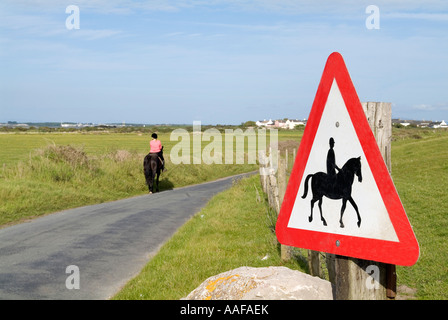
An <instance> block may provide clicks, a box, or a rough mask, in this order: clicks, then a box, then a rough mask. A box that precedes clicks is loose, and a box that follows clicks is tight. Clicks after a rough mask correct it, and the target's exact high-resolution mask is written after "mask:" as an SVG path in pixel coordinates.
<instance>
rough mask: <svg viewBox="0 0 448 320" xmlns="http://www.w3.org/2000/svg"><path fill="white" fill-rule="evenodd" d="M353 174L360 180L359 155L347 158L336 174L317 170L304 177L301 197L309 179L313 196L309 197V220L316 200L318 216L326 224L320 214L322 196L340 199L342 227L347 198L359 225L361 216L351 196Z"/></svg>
mask: <svg viewBox="0 0 448 320" xmlns="http://www.w3.org/2000/svg"><path fill="white" fill-rule="evenodd" d="M355 174H356V176H357V177H358V181H359V182H362V175H361V157H358V158H352V159H350V160H348V161H347V162H346V163H345V164H344V166H343V167H342V169H341V170H340V171H339V172H338V173H337V175H336V176H334V177H331V176H329V175H328V174H326V173H324V172H317V173H315V174H309V175H308V176H307V177H306V179H305V191H304V193H303V196H302V199H305V198H306V195H307V194H308V180H309V179H310V178H313V179H312V180H311V189H312V191H313V198H312V199H311V215H310V216H309V218H308V220H309V222H311V221H313V207H314V203H315V202H316V201H319V202H318V205H319V211H320V218H321V220H322V222H323V224H324V226H326V225H327V222H326V221H325V219H324V217H323V216H322V197H323V196H326V197H327V198H330V199H342V208H341V219H340V220H339V223H340V226H341V228H344V223H343V222H342V215H343V214H344V211H345V206H346V204H347V200H348V201H349V202H350V203H351V204H352V206H353V208H355V211H356V214H357V215H358V228H359V227H360V226H361V216H360V215H359V211H358V206H357V205H356V203H355V201H354V200H353V198H352V195H351V193H352V184H353V180H354V178H355Z"/></svg>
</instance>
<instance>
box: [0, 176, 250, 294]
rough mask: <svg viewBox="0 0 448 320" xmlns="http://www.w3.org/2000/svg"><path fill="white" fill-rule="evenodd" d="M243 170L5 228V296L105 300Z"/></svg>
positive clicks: (1, 258) (0, 250)
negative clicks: (224, 176)
mask: <svg viewBox="0 0 448 320" xmlns="http://www.w3.org/2000/svg"><path fill="white" fill-rule="evenodd" d="M250 174H254V173H253V172H252V173H248V174H241V175H237V176H232V177H227V178H223V179H219V180H216V181H213V182H207V183H203V184H198V185H193V186H188V187H183V188H177V189H173V190H167V191H162V192H160V193H154V194H151V195H149V194H148V195H142V196H137V197H133V198H128V199H124V200H119V201H113V202H108V203H102V204H98V205H92V206H85V207H80V208H76V209H70V210H65V211H61V212H57V213H53V214H50V215H47V216H44V217H40V218H36V219H33V220H31V221H29V222H24V223H21V224H17V225H13V226H10V227H7V228H3V229H0V299H2V300H7V299H20V300H47V299H49V300H78V299H82V300H104V299H109V298H110V297H111V296H113V295H114V294H115V293H116V292H117V291H118V290H119V289H120V288H121V287H122V286H123V285H125V284H126V282H128V281H129V280H130V279H132V278H133V277H134V276H136V275H137V274H138V273H139V272H140V270H141V269H142V268H143V266H144V265H145V264H146V263H147V262H148V261H149V260H150V258H151V257H152V256H153V255H154V254H156V253H157V251H158V250H159V248H160V247H161V246H162V245H163V243H165V242H166V241H167V240H168V239H169V238H170V237H171V236H172V235H173V234H174V233H175V232H176V230H177V229H178V228H179V227H181V226H182V225H183V224H184V223H185V222H186V221H187V220H189V219H190V218H191V217H192V216H193V215H194V214H195V213H197V212H199V211H200V210H201V208H203V207H204V206H205V205H206V204H207V202H208V201H209V200H210V199H211V198H212V197H213V196H214V195H216V194H217V193H219V192H221V191H224V190H225V189H227V188H229V187H231V186H232V183H233V181H234V180H235V179H240V178H242V177H244V176H247V175H250Z"/></svg>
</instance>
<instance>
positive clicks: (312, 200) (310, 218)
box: [308, 198, 317, 222]
mask: <svg viewBox="0 0 448 320" xmlns="http://www.w3.org/2000/svg"><path fill="white" fill-rule="evenodd" d="M316 201H317V199H314V198H313V199H311V214H310V216H309V217H308V221H309V222H311V221H313V208H314V203H315V202H316Z"/></svg>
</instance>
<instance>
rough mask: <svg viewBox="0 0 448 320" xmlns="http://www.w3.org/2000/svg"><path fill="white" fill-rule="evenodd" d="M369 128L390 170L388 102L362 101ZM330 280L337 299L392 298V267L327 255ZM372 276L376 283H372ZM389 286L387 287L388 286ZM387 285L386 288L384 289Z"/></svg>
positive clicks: (393, 269) (394, 283) (393, 279)
mask: <svg viewBox="0 0 448 320" xmlns="http://www.w3.org/2000/svg"><path fill="white" fill-rule="evenodd" d="M362 106H363V109H364V112H365V114H366V116H367V120H368V122H369V125H370V128H371V129H372V132H373V134H374V136H375V138H376V141H377V143H378V146H379V149H380V151H381V154H382V156H383V158H384V161H385V163H386V165H387V168H388V169H389V171H390V170H391V157H390V148H391V147H390V146H391V138H392V110H391V103H383V102H364V103H362ZM327 267H328V269H329V276H330V281H331V282H332V283H333V285H334V298H335V299H336V300H347V299H349V300H352V299H359V300H367V299H377V300H383V299H386V297H387V296H389V297H391V298H394V297H395V290H396V289H395V287H396V275H395V268H394V267H395V266H391V265H387V264H385V263H380V262H376V261H368V260H362V259H356V258H349V257H343V256H337V255H336V256H335V255H328V254H327ZM372 279H375V280H377V282H375V283H372ZM388 287H389V288H388ZM386 288H388V289H387V290H386Z"/></svg>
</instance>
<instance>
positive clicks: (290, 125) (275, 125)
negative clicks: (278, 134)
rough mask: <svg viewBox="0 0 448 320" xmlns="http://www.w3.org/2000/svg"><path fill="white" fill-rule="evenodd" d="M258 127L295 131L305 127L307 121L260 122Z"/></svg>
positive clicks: (257, 123)
mask: <svg viewBox="0 0 448 320" xmlns="http://www.w3.org/2000/svg"><path fill="white" fill-rule="evenodd" d="M255 124H256V125H257V127H267V128H283V129H294V128H295V127H296V126H300V125H302V126H304V125H305V124H306V120H303V121H302V120H297V119H292V120H290V119H288V120H274V121H273V120H271V119H269V120H263V121H260V120H258V121H257V122H256V123H255Z"/></svg>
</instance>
